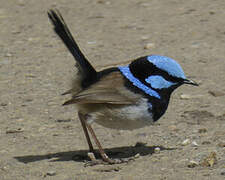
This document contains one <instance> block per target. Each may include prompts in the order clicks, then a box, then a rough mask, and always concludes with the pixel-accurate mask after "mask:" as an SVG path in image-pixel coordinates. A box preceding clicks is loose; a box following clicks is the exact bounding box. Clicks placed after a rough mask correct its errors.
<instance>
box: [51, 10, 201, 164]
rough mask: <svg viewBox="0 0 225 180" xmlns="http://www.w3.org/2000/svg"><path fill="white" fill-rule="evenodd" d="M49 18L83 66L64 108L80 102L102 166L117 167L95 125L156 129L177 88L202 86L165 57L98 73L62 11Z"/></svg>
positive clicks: (81, 115) (83, 120)
mask: <svg viewBox="0 0 225 180" xmlns="http://www.w3.org/2000/svg"><path fill="white" fill-rule="evenodd" d="M48 17H49V19H50V21H51V22H52V24H53V26H54V31H55V33H56V34H57V35H58V36H59V37H60V38H61V40H62V41H63V43H64V44H65V45H66V47H67V48H68V50H69V51H70V53H71V54H72V55H73V56H74V58H75V60H76V67H77V68H78V73H77V74H76V76H75V79H74V80H73V87H72V88H71V89H70V90H69V91H67V92H65V93H64V95H65V94H71V95H72V98H71V99H70V100H68V101H66V102H65V103H64V104H63V105H69V104H76V107H77V110H78V117H79V119H80V121H81V125H82V127H83V130H84V133H85V136H86V139H87V143H88V145H89V150H90V152H93V153H94V148H93V145H92V142H91V139H90V136H89V133H90V134H91V135H92V137H93V140H94V141H95V143H96V145H97V146H98V149H99V152H100V155H101V157H102V160H103V161H102V162H107V163H109V164H113V163H115V161H114V160H113V159H110V158H109V157H108V156H107V155H106V153H105V152H104V150H103V148H102V146H101V144H100V142H99V141H98V139H97V137H96V135H95V132H94V130H93V129H92V127H91V124H92V123H93V122H95V123H97V124H100V125H102V126H104V127H106V128H112V129H121V130H132V129H137V128H142V127H144V126H148V125H152V124H153V123H154V122H155V121H157V120H158V119H159V118H160V117H161V116H162V115H163V114H164V113H165V111H166V109H167V107H168V104H169V100H170V96H171V93H172V92H173V91H174V90H175V89H176V88H178V87H179V86H181V85H183V84H190V85H194V86H198V84H197V83H195V82H194V81H192V80H189V79H187V78H186V76H185V74H184V72H183V70H182V68H181V66H180V65H179V64H178V63H177V62H176V61H175V60H173V59H171V58H169V57H166V56H160V55H149V56H144V57H139V58H137V59H135V60H133V61H131V63H130V64H129V65H126V66H118V67H111V68H107V69H104V70H102V71H96V70H95V69H94V67H93V66H92V65H91V64H90V62H89V61H88V60H87V59H86V57H85V56H84V55H83V53H82V52H81V50H80V48H79V47H78V45H77V43H76V41H75V40H74V38H73V36H72V34H71V32H70V30H69V29H68V27H67V25H66V23H65V21H64V19H63V17H62V15H61V14H60V12H59V11H58V10H49V11H48Z"/></svg>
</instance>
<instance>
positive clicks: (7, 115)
mask: <svg viewBox="0 0 225 180" xmlns="http://www.w3.org/2000/svg"><path fill="white" fill-rule="evenodd" d="M0 1H1V2H0V4H1V6H0V179H1V180H22V179H23V180H24V179H26V180H28V179H29V180H39V179H46V180H50V179H54V180H55V179H56V180H80V179H81V180H86V179H90V180H92V179H96V180H100V179H111V180H126V179H131V180H132V179H133V180H136V179H154V180H167V179H168V180H174V179H177V180H185V179H187V180H189V179H199V180H201V179H202V180H203V179H204V180H205V179H207V180H209V179H210V180H211V179H212V180H217V179H225V147H224V146H225V81H224V78H225V60H224V56H225V51H224V50H225V10H224V9H225V1H224V0H214V1H212V0H198V1H196V0H188V1H186V0H168V1H163V0H149V1H148V0H139V1H138V0H123V1H122V0H121V1H119V0H58V1H53V0H17V1H6V0H0ZM49 8H58V9H59V10H60V11H61V13H62V14H63V16H64V19H65V20H66V22H67V23H68V25H69V27H70V29H71V31H72V32H73V34H74V36H75V38H76V39H77V41H78V43H79V45H80V47H81V49H82V50H83V52H84V53H85V54H86V56H87V57H88V58H89V59H90V61H91V63H92V64H93V65H94V66H95V67H98V68H101V67H102V66H107V65H110V64H115V63H119V62H125V61H128V60H132V59H134V58H137V57H139V56H144V55H149V54H160V55H166V56H169V57H172V58H174V59H176V60H177V61H178V62H179V63H180V64H181V65H182V67H183V69H184V71H185V73H186V75H187V77H189V78H192V79H194V80H196V81H197V82H199V83H200V86H199V87H190V86H183V87H181V88H179V89H178V90H176V92H175V93H174V94H173V96H172V98H171V102H170V105H169V108H168V110H167V113H166V114H165V115H164V116H163V117H162V118H161V119H160V120H159V122H157V123H156V124H155V125H154V126H151V127H146V128H143V129H138V130H134V131H116V130H111V129H106V128H103V127H101V126H98V125H96V124H94V129H95V130H96V133H97V135H98V137H99V140H100V141H101V143H102V144H103V146H104V148H106V152H108V154H109V155H110V156H111V157H114V158H117V157H133V156H135V155H136V154H139V155H140V156H139V157H138V155H136V157H137V158H136V159H135V160H134V161H131V162H129V163H127V164H120V165H98V166H93V167H85V166H84V165H85V161H87V158H86V153H87V150H88V147H87V144H86V141H85V137H84V134H83V132H82V129H81V125H80V122H79V121H78V118H77V115H76V109H75V108H74V107H73V106H67V107H62V106H61V104H62V103H63V102H64V101H65V100H68V98H69V97H64V96H61V95H60V94H61V93H63V92H64V91H65V90H68V89H69V87H70V84H71V79H72V77H73V75H74V60H73V58H72V57H71V55H70V54H69V52H68V51H67V50H66V48H65V47H64V45H63V44H62V43H61V41H60V40H59V39H58V38H57V37H56V35H55V34H54V32H53V30H52V25H51V24H50V22H49V20H48V18H47V14H46V12H47V10H48V9H49ZM146 45H147V46H146ZM135 145H136V146H135ZM156 147H160V152H157V151H155V148H156ZM210 154H211V155H212V157H211V158H210V157H208V156H210ZM207 157H208V159H207ZM192 161H194V162H192Z"/></svg>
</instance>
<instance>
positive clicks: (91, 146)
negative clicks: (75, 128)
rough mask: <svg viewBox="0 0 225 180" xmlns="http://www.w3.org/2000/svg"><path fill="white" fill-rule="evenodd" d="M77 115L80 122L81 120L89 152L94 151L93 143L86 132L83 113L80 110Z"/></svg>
mask: <svg viewBox="0 0 225 180" xmlns="http://www.w3.org/2000/svg"><path fill="white" fill-rule="evenodd" d="M78 117H79V119H80V122H81V125H82V127H83V130H84V134H85V136H86V139H87V142H88V146H89V150H90V152H92V153H94V148H93V145H92V143H91V139H90V136H89V134H88V130H87V127H86V118H85V115H83V114H82V113H81V112H78Z"/></svg>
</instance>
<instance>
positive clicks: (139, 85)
mask: <svg viewBox="0 0 225 180" xmlns="http://www.w3.org/2000/svg"><path fill="white" fill-rule="evenodd" d="M118 68H119V70H120V71H121V73H122V74H123V75H124V76H125V77H126V78H127V79H128V80H129V81H130V82H132V84H133V85H134V86H136V87H137V88H139V89H141V90H143V91H144V92H145V93H146V94H148V95H150V96H153V97H155V98H158V99H160V95H159V93H157V92H156V91H154V90H153V89H151V88H149V87H148V86H146V85H144V84H143V83H142V82H141V81H139V80H138V79H137V78H136V77H134V76H133V74H132V73H131V72H130V68H129V66H120V67H118Z"/></svg>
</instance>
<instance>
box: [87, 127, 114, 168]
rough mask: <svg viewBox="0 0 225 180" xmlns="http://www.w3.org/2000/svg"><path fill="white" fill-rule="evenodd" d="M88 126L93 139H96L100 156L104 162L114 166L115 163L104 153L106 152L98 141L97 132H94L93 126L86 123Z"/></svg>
mask: <svg viewBox="0 0 225 180" xmlns="http://www.w3.org/2000/svg"><path fill="white" fill-rule="evenodd" d="M86 126H87V128H88V130H89V132H90V133H91V135H92V137H93V139H94V141H95V143H96V145H97V146H98V149H99V152H100V155H101V156H102V159H103V161H105V162H108V163H110V164H113V163H114V161H113V160H111V159H110V158H109V157H108V156H107V155H106V153H105V152H104V150H103V148H102V146H101V144H100V142H99V140H98V139H97V137H96V135H95V132H94V130H93V129H92V127H91V125H90V124H87V123H86Z"/></svg>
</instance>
